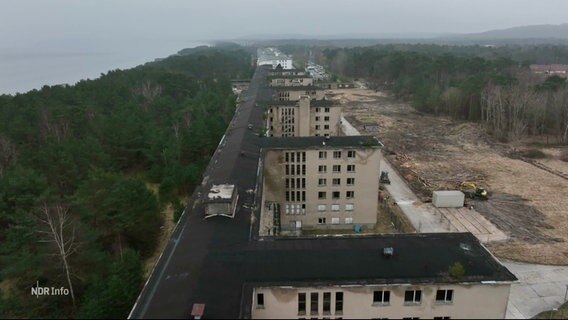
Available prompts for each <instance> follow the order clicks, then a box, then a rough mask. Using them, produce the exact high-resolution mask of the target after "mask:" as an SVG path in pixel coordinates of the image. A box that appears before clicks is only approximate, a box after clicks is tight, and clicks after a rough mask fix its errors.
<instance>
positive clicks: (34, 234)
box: [0, 48, 253, 318]
mask: <svg viewBox="0 0 568 320" xmlns="http://www.w3.org/2000/svg"><path fill="white" fill-rule="evenodd" d="M252 73H253V68H252V66H251V57H250V55H249V54H248V53H247V52H245V51H243V50H241V49H239V48H225V49H218V48H200V49H199V50H184V51H183V52H180V54H177V55H173V56H171V57H169V58H167V59H164V60H161V61H158V62H152V63H147V64H145V65H142V66H138V67H136V68H133V69H129V70H113V71H109V72H108V73H106V74H103V75H101V77H100V78H98V79H95V80H87V81H80V82H79V83H77V84H76V85H73V86H68V85H58V86H50V87H48V86H45V87H43V88H42V89H41V90H33V91H30V92H28V93H25V94H17V95H15V96H11V95H2V96H0V318H39V317H42V318H43V317H45V318H60V317H62V318H125V317H127V316H128V312H129V311H130V309H131V308H132V305H133V304H134V301H135V300H136V298H137V296H138V294H139V292H140V290H141V288H142V285H143V280H145V279H144V277H145V276H144V261H145V260H146V259H148V257H149V256H151V255H152V253H153V252H154V250H155V249H156V239H157V236H158V234H159V233H160V227H161V226H162V225H163V222H164V221H163V219H164V217H163V215H162V211H163V210H164V208H166V207H171V208H174V210H175V212H176V214H175V219H178V218H179V216H180V214H181V213H182V212H183V209H184V206H185V203H184V198H186V197H187V196H189V195H190V194H191V192H192V190H193V188H194V186H196V185H197V184H199V183H200V182H201V173H202V171H203V170H204V168H205V166H206V165H207V164H208V162H209V158H210V156H211V154H212V153H213V152H214V150H215V148H216V146H217V143H218V141H219V139H220V138H221V136H222V135H223V133H224V132H225V129H226V127H227V125H228V123H229V121H230V120H231V118H232V116H233V112H234V109H235V101H236V96H235V95H234V94H233V92H232V90H231V82H230V79H232V78H249V77H251V76H252ZM36 285H39V286H42V287H54V288H62V287H63V288H67V289H68V290H69V294H68V295H61V296H49V297H42V296H40V297H36V296H33V295H32V294H31V288H32V287H34V286H36Z"/></svg>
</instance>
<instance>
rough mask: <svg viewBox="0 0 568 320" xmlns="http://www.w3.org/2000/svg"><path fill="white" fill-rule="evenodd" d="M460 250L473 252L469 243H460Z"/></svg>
mask: <svg viewBox="0 0 568 320" xmlns="http://www.w3.org/2000/svg"><path fill="white" fill-rule="evenodd" d="M460 248H462V250H464V251H470V250H471V246H470V245H469V244H467V243H463V242H462V243H460Z"/></svg>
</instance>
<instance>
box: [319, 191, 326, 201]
mask: <svg viewBox="0 0 568 320" xmlns="http://www.w3.org/2000/svg"><path fill="white" fill-rule="evenodd" d="M325 198H326V192H325V191H320V192H318V199H325Z"/></svg>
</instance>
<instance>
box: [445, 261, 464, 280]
mask: <svg viewBox="0 0 568 320" xmlns="http://www.w3.org/2000/svg"><path fill="white" fill-rule="evenodd" d="M448 273H449V274H450V277H452V278H456V279H460V278H461V277H463V276H464V274H465V269H464V267H463V265H462V264H461V263H459V262H456V263H454V264H452V265H451V266H450V267H449V268H448Z"/></svg>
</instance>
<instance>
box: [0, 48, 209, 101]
mask: <svg viewBox="0 0 568 320" xmlns="http://www.w3.org/2000/svg"><path fill="white" fill-rule="evenodd" d="M201 44H204V43H198V42H191V41H181V40H180V41H173V40H171V41H160V40H147V41H128V39H126V40H125V41H124V42H122V43H117V42H98V43H84V42H83V43H82V42H79V41H78V42H76V43H73V41H69V42H57V41H56V42H45V43H41V44H39V45H35V46H33V47H27V48H26V47H20V48H14V47H11V48H2V47H0V94H14V93H16V92H20V93H21V92H26V91H29V90H32V89H40V88H41V87H42V86H44V85H55V84H63V83H67V84H73V83H76V82H77V81H79V80H81V79H87V78H88V79H93V78H97V77H99V76H100V74H101V73H106V72H107V71H108V70H113V69H117V68H118V69H124V68H131V67H135V66H137V65H140V64H144V63H146V62H149V61H153V60H154V59H155V58H163V57H167V56H168V55H171V54H174V53H176V52H177V51H179V50H180V49H183V48H190V47H195V46H198V45H201Z"/></svg>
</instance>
